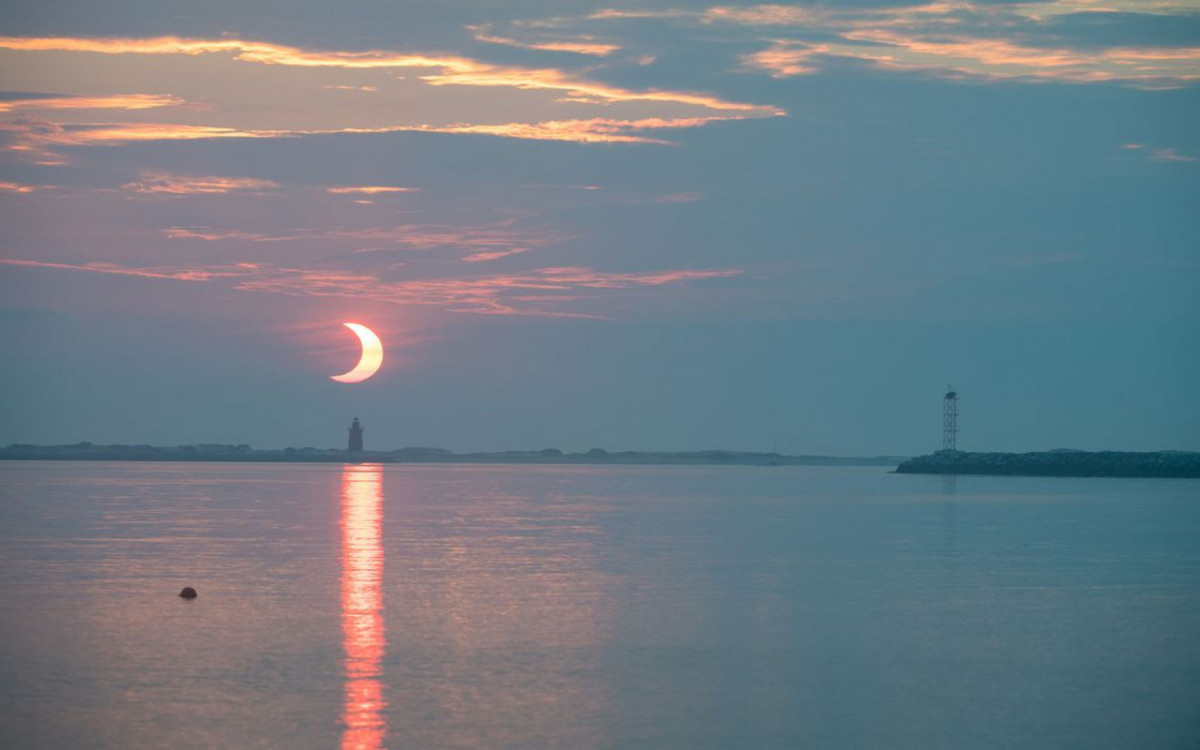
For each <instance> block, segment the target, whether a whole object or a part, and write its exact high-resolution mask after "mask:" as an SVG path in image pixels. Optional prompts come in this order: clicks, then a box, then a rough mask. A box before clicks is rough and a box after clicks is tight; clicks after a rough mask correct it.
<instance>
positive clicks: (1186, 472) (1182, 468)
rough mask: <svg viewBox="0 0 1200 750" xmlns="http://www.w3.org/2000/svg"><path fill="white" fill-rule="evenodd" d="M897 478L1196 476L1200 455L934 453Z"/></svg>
mask: <svg viewBox="0 0 1200 750" xmlns="http://www.w3.org/2000/svg"><path fill="white" fill-rule="evenodd" d="M896 471H897V473H900V474H998V475H1012V476H1034V477H1166V478H1172V477H1200V453H1191V452H1186V451H1153V452H1149V453H1127V452H1118V451H1073V450H1056V451H1045V452H1042V453H969V452H966V451H938V452H937V453H934V454H932V455H929V456H920V457H918V458H910V459H909V460H907V461H905V462H904V463H902V464H900V466H898V467H897V468H896Z"/></svg>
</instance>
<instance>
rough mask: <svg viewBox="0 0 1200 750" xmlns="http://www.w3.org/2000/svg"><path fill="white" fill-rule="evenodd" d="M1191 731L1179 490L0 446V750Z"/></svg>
mask: <svg viewBox="0 0 1200 750" xmlns="http://www.w3.org/2000/svg"><path fill="white" fill-rule="evenodd" d="M188 585H190V586H194V587H195V588H196V589H198V590H199V592H200V596H199V598H198V599H196V600H195V601H184V600H181V599H179V598H178V597H177V596H176V594H177V593H178V592H179V590H180V588H182V587H183V586H188ZM1198 746H1200V482H1198V481H1193V480H1114V479H1022V478H1007V477H995V478H992V477H959V478H958V479H957V482H955V483H951V480H948V479H944V478H942V477H920V476H904V475H895V474H889V473H887V472H886V470H884V469H880V468H824V467H812V468H807V467H804V468H799V467H797V468H792V467H778V468H766V467H762V468H759V467H730V468H717V467H713V468H709V467H613V468H592V467H537V466H387V467H382V468H381V467H378V466H352V467H342V466H327V465H271V464H257V465H256V464H245V465H239V464H214V465H206V464H137V463H49V462H46V463H42V462H37V463H13V462H3V463H0V747H4V748H91V747H108V748H155V747H162V748H167V747H170V748H187V747H217V748H256V747H264V748H274V747H279V748H337V747H344V748H351V747H363V748H373V747H391V748H401V747H406V748H440V747H463V748H468V747H497V748H502V747H509V748H538V747H557V748H571V749H573V750H574V749H576V748H596V747H599V748H614V747H622V748H624V747H635V748H641V747H645V748H657V747H668V748H742V747H788V748H791V747H797V748H914V749H920V750H926V749H929V748H954V749H955V750H961V749H964V748H1022V749H1028V748H1195V747H1198Z"/></svg>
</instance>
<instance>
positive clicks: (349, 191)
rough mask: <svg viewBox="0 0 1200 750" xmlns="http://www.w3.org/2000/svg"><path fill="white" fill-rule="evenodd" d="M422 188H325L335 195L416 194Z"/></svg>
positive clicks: (367, 186) (391, 186)
mask: <svg viewBox="0 0 1200 750" xmlns="http://www.w3.org/2000/svg"><path fill="white" fill-rule="evenodd" d="M418 190H420V188H412V187H397V186H395V185H359V186H351V187H331V188H325V192H327V193H333V194H334V195H353V194H359V195H382V194H385V193H415V192H417V191H418Z"/></svg>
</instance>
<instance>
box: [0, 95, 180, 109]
mask: <svg viewBox="0 0 1200 750" xmlns="http://www.w3.org/2000/svg"><path fill="white" fill-rule="evenodd" d="M180 104H183V100H182V99H179V98H177V97H174V96H161V95H158V94H119V95H116V96H52V97H43V98H36V97H30V98H28V99H9V100H6V101H0V112H12V111H14V110H18V109H129V110H138V109H155V108H158V107H174V106H177V105H180Z"/></svg>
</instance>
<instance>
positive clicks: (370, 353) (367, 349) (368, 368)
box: [329, 323, 383, 383]
mask: <svg viewBox="0 0 1200 750" xmlns="http://www.w3.org/2000/svg"><path fill="white" fill-rule="evenodd" d="M342 325H344V326H346V327H347V328H349V329H350V330H351V331H352V332H353V333H354V335H355V336H358V342H359V343H360V344H362V357H360V358H359V360H358V364H356V365H355V366H354V369H352V370H350V371H349V372H344V373H342V374H341V375H330V376H329V377H330V379H331V380H336V381H337V382H339V383H361V382H362V381H364V380H366V379H367V378H369V377H371V376H372V375H374V374H375V373H377V372H379V368H380V366H382V365H383V342H382V341H380V340H379V337H378V336H376V335H375V332H374V331H372V330H371V329H370V328H367V327H366V326H364V325H360V324H358V323H342Z"/></svg>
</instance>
